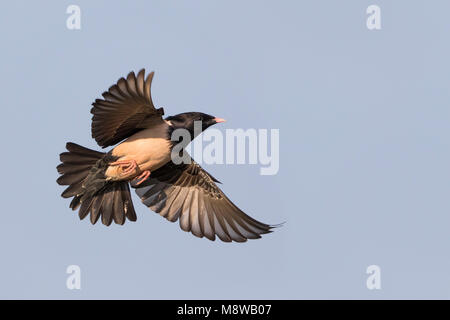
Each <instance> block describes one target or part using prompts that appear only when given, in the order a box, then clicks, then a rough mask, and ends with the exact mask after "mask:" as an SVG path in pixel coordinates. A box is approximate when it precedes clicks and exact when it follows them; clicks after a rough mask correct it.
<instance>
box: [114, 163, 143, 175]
mask: <svg viewBox="0 0 450 320" xmlns="http://www.w3.org/2000/svg"><path fill="white" fill-rule="evenodd" d="M109 165H110V166H120V168H121V169H122V173H121V174H122V175H124V176H125V175H128V174H131V173H133V172H134V171H136V169H137V167H138V165H137V163H136V160H120V161H115V162H111V163H110V164H109Z"/></svg>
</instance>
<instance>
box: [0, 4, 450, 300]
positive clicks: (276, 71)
mask: <svg viewBox="0 0 450 320" xmlns="http://www.w3.org/2000/svg"><path fill="white" fill-rule="evenodd" d="M70 4H77V5H79V6H80V8H81V30H68V29H67V28H66V19H67V17H68V15H67V14H66V8H67V7H68V6H69V5H70ZM371 4H377V5H379V6H380V8H381V19H382V20H381V21H382V22H381V25H382V28H381V30H376V31H370V30H368V29H367V27H366V18H367V15H366V8H367V7H368V6H369V5H371ZM449 9H450V5H449V4H448V2H445V1H433V2H432V3H427V4H425V2H423V1H405V0H399V1H395V2H393V1H381V0H380V1H375V2H373V1H339V2H338V1H331V0H330V1H301V2H300V1H245V2H242V1H234V0H232V1H214V2H212V1H190V2H186V1H170V2H169V1H128V2H107V1H95V2H93V1H70V2H69V1H40V2H39V3H37V2H36V3H34V2H33V3H32V2H29V1H15V2H14V3H13V2H8V3H5V4H4V5H3V9H2V10H1V12H0V30H1V31H0V32H1V35H2V50H1V53H0V56H1V58H2V59H1V61H0V66H1V70H2V77H1V78H0V85H1V87H2V88H3V90H2V94H1V95H0V104H1V106H2V111H3V117H2V119H3V124H2V126H0V133H1V134H2V136H3V139H2V150H3V152H2V155H3V156H2V159H1V162H2V168H3V172H2V173H3V184H2V186H1V195H2V202H3V206H2V222H1V223H0V243H1V244H0V248H1V252H2V259H1V261H2V263H1V265H0V297H1V298H41V299H48V298H59V299H78V298H84V299H91V298H104V299H108V298H136V299H172V298H173V299H202V298H203V299H205V298H208V299H211V298H234V299H245V298H247V299H250V298H255V299H277V298H285V299H302V298H342V299H345V298H360V299H379V298H386V299H390V298H448V297H449V293H450V289H449V288H450V276H449V273H448V270H450V256H449V255H448V254H447V253H448V252H449V250H450V244H449V232H448V230H449V225H450V218H449V196H448V194H449V191H450V188H449V179H450V170H449V163H450V161H449V160H450V152H449V144H450V143H449V138H448V137H449V133H450V127H449V118H450V117H449V116H450V112H449V110H450V109H449V107H448V101H449V95H450V93H449V92H450V91H449V90H448V88H449V76H448V75H449V74H450V72H449V71H450V70H449V69H450V68H449V66H450V64H449V62H448V57H449V51H450V46H449V44H448V28H449V25H448V24H449V23H448V19H447V16H446V15H447V12H448V11H449ZM140 68H146V69H147V70H155V72H156V74H155V78H154V82H153V87H152V91H153V100H154V101H155V103H156V104H157V105H158V106H163V107H164V109H165V111H166V114H176V113H180V112H184V111H201V112H206V113H210V114H214V115H216V116H220V117H223V118H225V119H227V120H228V121H227V123H225V124H222V125H221V126H220V127H216V128H218V129H221V130H225V129H227V128H230V129H236V128H243V129H247V128H256V129H260V128H261V129H272V128H275V129H279V130H280V131H279V132H280V170H279V172H278V174H277V175H275V176H261V175H260V174H259V166H255V165H205V168H206V169H207V170H208V171H209V172H211V173H212V174H213V175H214V176H215V177H217V178H218V179H219V180H221V181H222V182H223V185H222V188H223V190H224V191H225V192H226V193H227V195H228V196H229V197H230V198H231V199H232V200H233V201H234V202H235V203H236V204H237V205H238V206H240V207H241V208H242V209H243V210H244V211H246V212H247V213H248V214H250V215H251V216H253V217H255V218H257V219H259V220H261V221H264V222H267V223H278V222H282V221H286V224H285V225H284V226H283V227H282V228H279V229H277V230H276V231H275V232H274V233H273V234H270V235H267V236H265V237H263V239H261V240H257V241H249V242H248V243H245V244H226V243H221V242H209V241H207V240H205V239H198V238H195V237H193V236H192V235H191V234H188V233H185V232H183V231H181V230H180V229H179V226H178V225H177V224H171V223H169V222H167V221H166V220H164V219H162V218H161V217H159V215H157V214H155V213H153V212H151V211H150V210H149V209H148V208H146V207H145V206H143V205H141V204H140V203H139V200H138V199H137V197H135V195H133V197H134V200H135V208H136V210H137V215H138V221H137V222H136V223H126V224H125V225H124V226H111V227H109V228H107V227H104V226H103V225H100V224H99V225H95V226H92V225H90V223H89V222H88V221H79V219H78V217H77V214H76V213H74V212H72V211H70V209H69V208H68V205H69V201H67V200H64V199H62V198H60V196H59V195H60V193H61V192H62V190H63V189H62V188H61V187H60V186H58V185H57V184H56V183H55V180H56V178H57V172H56V169H55V167H56V165H57V164H58V162H59V161H58V154H59V153H60V152H62V151H63V149H64V145H65V142H66V141H74V142H76V143H79V144H81V145H84V146H87V147H90V148H95V149H99V147H97V146H96V145H95V142H94V141H93V140H92V139H91V137H90V116H91V115H90V113H89V110H90V104H91V103H92V102H93V101H94V99H95V98H97V97H99V96H100V94H101V93H102V92H103V91H104V90H106V89H107V88H108V87H109V86H110V85H112V84H113V83H114V82H115V81H116V80H117V79H118V78H119V77H121V76H124V75H126V74H127V73H128V72H129V71H131V70H135V71H137V70H139V69H140ZM374 264H375V265H378V266H380V269H381V283H382V289H381V290H368V289H367V288H366V278H367V274H366V268H367V267H368V266H369V265H374ZM69 265H79V266H80V268H81V290H68V289H67V288H66V278H67V276H68V275H67V274H66V268H67V266H69Z"/></svg>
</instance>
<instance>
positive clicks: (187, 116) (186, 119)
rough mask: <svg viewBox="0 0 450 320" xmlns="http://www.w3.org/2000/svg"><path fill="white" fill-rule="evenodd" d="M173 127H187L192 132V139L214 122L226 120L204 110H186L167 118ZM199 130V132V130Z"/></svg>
mask: <svg viewBox="0 0 450 320" xmlns="http://www.w3.org/2000/svg"><path fill="white" fill-rule="evenodd" d="M165 120H166V121H169V123H170V125H171V127H173V129H174V130H175V129H186V130H188V131H189V132H190V133H191V137H192V139H193V138H195V137H196V136H197V135H199V134H200V133H201V132H203V131H205V130H206V129H207V128H209V127H210V126H212V125H213V124H216V123H220V122H225V120H224V119H221V118H216V117H213V116H211V115H209V114H206V113H202V112H185V113H180V114H177V115H175V116H170V117H167V118H166V119H165ZM196 130H197V131H198V132H197V131H196Z"/></svg>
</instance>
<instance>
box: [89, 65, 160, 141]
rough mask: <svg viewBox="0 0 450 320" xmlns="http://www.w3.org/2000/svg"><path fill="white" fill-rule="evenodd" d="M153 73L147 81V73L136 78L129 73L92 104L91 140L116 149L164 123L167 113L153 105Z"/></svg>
mask: <svg viewBox="0 0 450 320" xmlns="http://www.w3.org/2000/svg"><path fill="white" fill-rule="evenodd" d="M153 75H154V72H151V73H150V74H149V75H148V76H147V79H144V76H145V70H144V69H142V70H141V71H139V73H138V75H137V77H136V76H135V74H134V72H130V73H129V74H128V76H127V78H126V79H125V78H120V79H119V80H118V81H117V84H115V85H113V86H111V87H110V88H109V90H108V91H106V92H104V93H103V94H102V96H103V99H96V100H95V102H94V103H93V104H92V105H93V108H92V109H91V113H92V114H93V117H92V127H91V128H92V137H93V138H94V139H95V141H97V143H98V145H99V146H101V147H103V148H105V147H108V146H111V145H114V144H116V143H118V142H120V141H122V140H123V139H125V138H128V137H129V136H131V135H133V134H134V133H136V132H138V131H140V130H142V129H144V128H150V127H151V126H152V125H154V124H155V123H157V122H158V120H159V121H162V116H163V115H164V110H163V109H162V108H159V109H156V108H155V106H154V105H153V102H152V97H151V92H150V87H151V84H152V79H153Z"/></svg>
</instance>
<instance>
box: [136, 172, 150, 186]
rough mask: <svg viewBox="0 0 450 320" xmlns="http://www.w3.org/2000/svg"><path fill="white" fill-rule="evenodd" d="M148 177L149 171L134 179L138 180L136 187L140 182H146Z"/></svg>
mask: <svg viewBox="0 0 450 320" xmlns="http://www.w3.org/2000/svg"><path fill="white" fill-rule="evenodd" d="M148 177H150V171H149V170H145V171H144V172H142V173H141V174H140V175H139V176H138V177H136V178H134V180H138V182H136V186H138V185H140V184H141V183H142V182H144V181H145V180H147V179H148Z"/></svg>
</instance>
